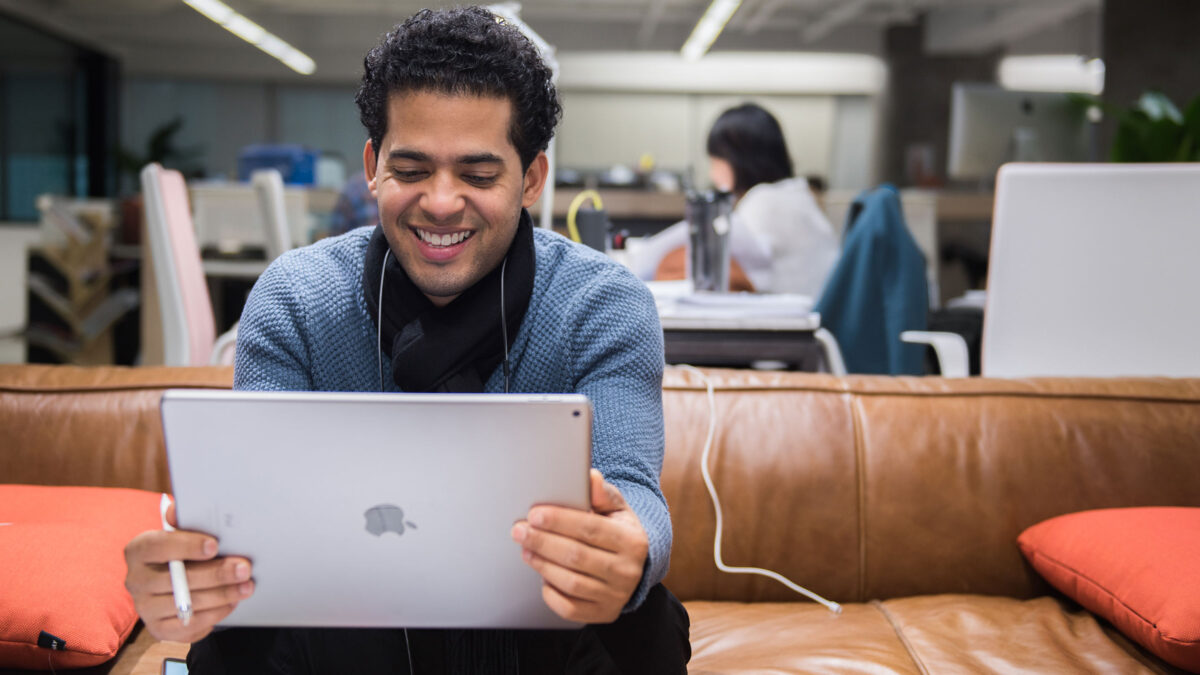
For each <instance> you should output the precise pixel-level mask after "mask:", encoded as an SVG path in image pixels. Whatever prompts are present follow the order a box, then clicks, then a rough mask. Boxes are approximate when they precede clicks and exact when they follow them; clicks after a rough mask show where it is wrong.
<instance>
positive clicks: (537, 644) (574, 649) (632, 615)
mask: <svg viewBox="0 0 1200 675" xmlns="http://www.w3.org/2000/svg"><path fill="white" fill-rule="evenodd" d="M689 625H690V624H689V621H688V615H687V611H686V610H685V609H684V608H683V605H682V604H681V603H680V602H679V601H678V600H677V599H675V596H673V595H671V592H670V591H668V590H667V589H666V587H664V586H663V585H662V584H658V585H656V586H654V587H653V588H651V589H650V593H649V594H648V595H647V596H646V600H645V602H643V603H642V606H641V607H639V608H638V609H637V610H636V611H633V612H629V613H627V614H622V615H621V617H620V618H619V619H617V620H616V621H615V622H613V623H611V624H595V625H588V626H585V627H584V628H582V629H579V630H527V631H512V632H511V633H512V634H513V635H514V636H515V647H516V649H515V656H516V659H515V663H504V664H503V665H496V664H493V665H489V664H487V663H478V662H477V663H475V664H473V665H467V666H466V667H464V666H463V663H462V662H461V659H458V660H457V662H456V663H455V664H454V665H451V663H449V662H454V661H456V659H455V653H454V652H455V650H456V649H459V648H460V647H462V646H463V644H464V642H470V641H471V635H470V634H471V633H473V631H443V630H417V629H410V630H409V631H408V635H407V636H406V635H405V631H404V630H401V629H362V628H231V629H227V630H218V631H213V632H212V633H211V634H210V635H209V636H208V637H206V638H204V639H203V640H201V641H199V642H197V643H195V644H193V645H192V648H191V651H189V652H188V658H187V660H188V671H189V673H192V674H193V675H210V674H222V675H225V674H228V675H235V674H236V675H241V674H242V673H255V674H257V673H278V674H280V675H283V674H287V675H307V674H309V673H313V674H315V673H362V674H364V675H369V674H372V673H396V674H403V675H427V674H439V675H440V674H442V673H447V672H450V670H455V671H461V672H471V673H476V672H478V673H491V672H497V673H505V672H518V673H521V674H522V675H526V674H528V673H556V674H557V673H569V674H570V675H576V674H579V675H583V674H585V673H586V674H588V675H591V674H593V673H594V674H598V675H599V674H603V675H609V674H610V673H621V674H630V675H632V674H637V673H647V674H650V673H653V674H655V675H658V674H662V675H673V674H676V673H678V674H679V675H683V674H684V673H686V672H687V662H688V659H690V658H691V654H692V648H691V643H690V642H689V641H688V629H689ZM410 656H411V658H412V669H411V670H410V669H409V658H410Z"/></svg>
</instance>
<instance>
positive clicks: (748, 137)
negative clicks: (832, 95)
mask: <svg viewBox="0 0 1200 675" xmlns="http://www.w3.org/2000/svg"><path fill="white" fill-rule="evenodd" d="M708 155H709V156H710V157H719V158H721V159H723V160H725V161H726V162H729V164H730V166H732V167H733V191H734V192H735V193H737V194H739V195H742V194H746V192H748V191H749V190H750V188H752V187H754V186H755V185H758V184H759V183H774V182H775V181H780V180H783V179H784V178H791V177H792V175H793V173H792V158H791V157H790V156H789V155H788V149H787V143H786V142H785V141H784V140H783V130H782V129H780V128H779V121H778V120H776V119H775V116H774V115H772V114H771V113H769V112H767V111H766V110H765V109H763V108H762V107H760V106H757V105H754V104H753V103H743V104H742V105H740V106H737V107H736V108H730V109H729V110H726V111H725V112H723V113H721V116H720V117H718V118H717V121H716V122H714V123H713V126H712V129H711V130H709V132H708Z"/></svg>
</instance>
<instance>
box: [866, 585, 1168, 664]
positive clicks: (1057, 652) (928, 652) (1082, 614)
mask: <svg viewBox="0 0 1200 675" xmlns="http://www.w3.org/2000/svg"><path fill="white" fill-rule="evenodd" d="M880 608H881V609H882V611H884V612H885V613H886V614H887V615H888V617H889V619H890V620H891V622H892V623H893V624H894V625H895V626H896V629H897V631H898V632H899V633H900V634H901V635H903V636H904V640H905V643H906V644H907V645H908V648H909V649H910V650H911V654H912V657H913V659H914V660H915V661H916V662H918V663H919V664H920V665H921V666H922V668H923V671H924V672H929V673H1154V672H1166V671H1164V670H1162V669H1161V668H1158V667H1154V668H1151V667H1150V665H1151V662H1150V661H1149V660H1146V659H1144V657H1141V656H1139V655H1137V654H1134V653H1131V652H1129V651H1127V650H1126V649H1124V648H1123V647H1122V646H1121V645H1119V644H1117V643H1116V642H1113V640H1112V639H1110V638H1109V636H1108V635H1107V634H1106V633H1105V632H1104V630H1103V629H1102V628H1101V626H1100V624H1099V623H1098V622H1097V621H1096V618H1095V617H1093V616H1092V615H1091V614H1089V613H1088V612H1086V611H1084V610H1081V609H1072V608H1067V607H1065V606H1064V605H1062V604H1061V603H1060V602H1059V601H1057V600H1055V599H1054V598H1050V597H1041V598H1035V599H1033V600H1024V601H1022V600H1017V599H1015V598H1001V597H988V596H979V595H931V596H921V597H913V598H902V599H898V600H888V601H886V602H883V603H880Z"/></svg>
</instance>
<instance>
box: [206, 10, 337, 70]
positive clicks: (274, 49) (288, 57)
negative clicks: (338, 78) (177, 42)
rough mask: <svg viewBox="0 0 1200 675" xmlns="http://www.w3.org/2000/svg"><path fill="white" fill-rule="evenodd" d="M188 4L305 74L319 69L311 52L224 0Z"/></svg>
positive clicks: (289, 66)
mask: <svg viewBox="0 0 1200 675" xmlns="http://www.w3.org/2000/svg"><path fill="white" fill-rule="evenodd" d="M183 2H184V4H186V5H187V6H188V7H191V8H192V9H194V10H196V11H197V12H200V13H201V14H203V15H204V16H206V17H208V18H209V19H212V20H213V21H214V22H216V23H218V24H220V25H221V26H222V27H223V28H224V29H225V30H227V31H229V32H230V33H233V34H234V35H236V36H238V37H240V38H241V39H243V40H245V41H246V42H249V43H250V44H252V45H254V46H255V47H258V48H259V49H261V50H263V51H264V52H266V53H268V54H270V55H271V56H273V57H275V58H277V59H279V60H280V61H282V62H283V64H284V65H286V66H287V67H288V68H291V69H292V70H294V71H296V72H297V73H300V74H301V75H312V74H313V72H314V71H315V70H316V69H317V64H316V62H315V61H313V60H312V59H310V58H309V57H308V55H307V54H305V53H304V52H302V51H300V50H299V49H296V48H295V47H293V46H291V45H289V44H288V43H286V42H284V41H283V40H281V39H279V38H278V37H276V36H275V35H274V34H272V33H270V32H268V31H267V29H265V28H263V27H262V26H260V25H258V24H256V23H254V22H253V21H251V20H250V19H247V18H246V17H244V16H242V15H241V14H238V13H237V12H235V11H234V10H233V9H232V8H231V7H230V6H229V5H226V4H225V3H223V2H221V0H183Z"/></svg>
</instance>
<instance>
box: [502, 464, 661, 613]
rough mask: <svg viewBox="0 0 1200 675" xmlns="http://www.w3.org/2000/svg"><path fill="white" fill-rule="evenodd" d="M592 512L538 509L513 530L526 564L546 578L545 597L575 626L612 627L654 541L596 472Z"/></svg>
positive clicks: (514, 538)
mask: <svg viewBox="0 0 1200 675" xmlns="http://www.w3.org/2000/svg"><path fill="white" fill-rule="evenodd" d="M591 478H592V509H593V512H592V513H586V512H583V511H577V510H575V509H568V508H564V507H558V506H535V507H534V508H532V509H530V511H529V518H528V520H523V521H520V522H518V523H517V524H516V525H513V529H512V537H513V540H514V541H516V542H517V543H518V544H521V547H522V549H523V550H522V557H523V558H524V560H525V562H526V563H527V564H528V565H529V566H530V567H532V568H533V569H535V570H537V572H538V574H541V575H542V579H543V580H544V583H543V584H542V598H543V599H545V601H546V604H547V605H548V606H549V607H550V609H552V610H554V612H555V613H556V614H558V615H559V616H561V617H563V618H564V619H568V620H570V621H579V622H583V623H611V622H612V621H616V620H617V618H618V617H620V615H621V609H622V608H624V607H625V604H626V603H627V602H629V598H630V597H632V596H633V591H634V590H635V589H636V588H637V585H638V582H639V581H641V578H642V567H643V566H644V565H645V563H646V555H647V552H648V551H649V549H650V542H649V540H648V539H647V537H646V531H645V530H644V529H642V523H641V521H639V520H638V517H637V515H636V514H634V512H633V511H632V510H631V509H630V508H629V505H628V504H626V503H625V499H624V498H623V497H622V496H621V493H620V491H618V490H617V488H616V487H614V486H613V485H612V484H611V483H606V482H604V477H603V476H602V475H601V474H600V472H599V471H597V470H596V469H592V472H591Z"/></svg>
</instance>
